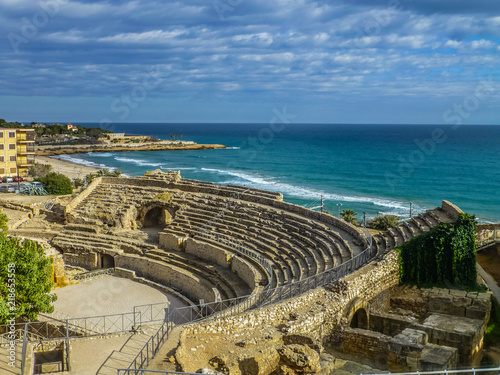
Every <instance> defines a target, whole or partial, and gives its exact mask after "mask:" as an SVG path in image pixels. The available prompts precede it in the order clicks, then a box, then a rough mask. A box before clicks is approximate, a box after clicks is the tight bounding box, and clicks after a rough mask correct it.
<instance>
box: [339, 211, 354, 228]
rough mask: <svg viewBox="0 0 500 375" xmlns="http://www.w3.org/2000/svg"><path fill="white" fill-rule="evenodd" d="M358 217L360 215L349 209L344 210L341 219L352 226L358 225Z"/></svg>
mask: <svg viewBox="0 0 500 375" xmlns="http://www.w3.org/2000/svg"><path fill="white" fill-rule="evenodd" d="M357 216H358V214H357V213H356V212H354V210H349V209H347V210H342V212H341V213H340V217H341V218H342V219H344V220H345V221H347V222H348V223H351V224H356V223H357V221H358V219H357Z"/></svg>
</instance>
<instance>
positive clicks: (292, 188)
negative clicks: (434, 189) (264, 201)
mask: <svg viewBox="0 0 500 375" xmlns="http://www.w3.org/2000/svg"><path fill="white" fill-rule="evenodd" d="M201 169H202V170H203V171H206V172H213V173H218V174H223V175H224V174H225V175H230V176H234V177H238V178H240V179H242V180H245V181H248V182H250V184H247V185H250V186H251V187H255V188H260V189H265V190H272V191H277V192H280V193H283V194H285V195H290V196H294V197H298V198H306V199H314V198H318V197H319V196H321V195H323V196H324V198H325V199H327V200H331V201H341V202H356V203H372V204H374V205H376V206H380V207H386V208H390V209H392V210H397V211H394V212H395V213H396V212H397V214H399V215H400V214H401V213H402V212H408V211H409V210H410V208H409V205H408V204H407V203H405V202H401V201H396V200H389V199H384V198H376V197H364V196H350V195H342V194H334V193H328V192H324V191H320V190H315V189H310V188H306V187H302V186H296V185H291V184H287V183H283V182H277V181H273V180H272V179H268V178H264V177H261V176H257V175H251V174H247V173H243V172H236V171H229V170H221V169H213V168H201ZM230 183H232V184H238V183H239V184H241V181H238V180H235V181H231V182H230ZM413 208H414V210H415V211H418V210H419V209H420V208H419V207H417V206H416V205H414V207H413ZM384 213H385V212H384Z"/></svg>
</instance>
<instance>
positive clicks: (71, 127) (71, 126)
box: [66, 124, 78, 132]
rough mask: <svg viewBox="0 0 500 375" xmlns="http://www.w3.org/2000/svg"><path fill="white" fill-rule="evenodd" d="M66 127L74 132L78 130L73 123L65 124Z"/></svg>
mask: <svg viewBox="0 0 500 375" xmlns="http://www.w3.org/2000/svg"><path fill="white" fill-rule="evenodd" d="M66 128H67V129H68V130H71V131H74V132H76V131H77V130H78V128H77V127H76V126H75V125H73V124H67V125H66Z"/></svg>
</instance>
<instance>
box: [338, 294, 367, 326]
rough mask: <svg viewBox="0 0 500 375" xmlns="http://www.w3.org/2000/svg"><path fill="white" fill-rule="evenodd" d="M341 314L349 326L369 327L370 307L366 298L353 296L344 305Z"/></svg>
mask: <svg viewBox="0 0 500 375" xmlns="http://www.w3.org/2000/svg"><path fill="white" fill-rule="evenodd" d="M343 315H344V317H345V319H346V323H347V325H348V326H349V327H350V328H360V329H367V330H369V329H370V307H369V305H368V302H367V301H366V300H364V299H362V298H360V297H355V298H354V299H353V300H352V301H351V302H350V303H349V304H348V305H347V306H346V309H345V310H344V313H343Z"/></svg>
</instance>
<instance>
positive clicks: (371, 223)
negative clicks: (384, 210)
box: [366, 215, 399, 230]
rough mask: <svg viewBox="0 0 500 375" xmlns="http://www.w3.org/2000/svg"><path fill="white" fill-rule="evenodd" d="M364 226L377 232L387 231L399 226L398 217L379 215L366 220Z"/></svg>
mask: <svg viewBox="0 0 500 375" xmlns="http://www.w3.org/2000/svg"><path fill="white" fill-rule="evenodd" d="M366 225H367V226H368V227H369V228H373V229H377V230H387V229H389V228H395V227H397V226H399V217H397V216H395V215H384V216H382V215H379V216H375V217H374V218H373V219H371V220H368V222H367V223H366Z"/></svg>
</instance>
